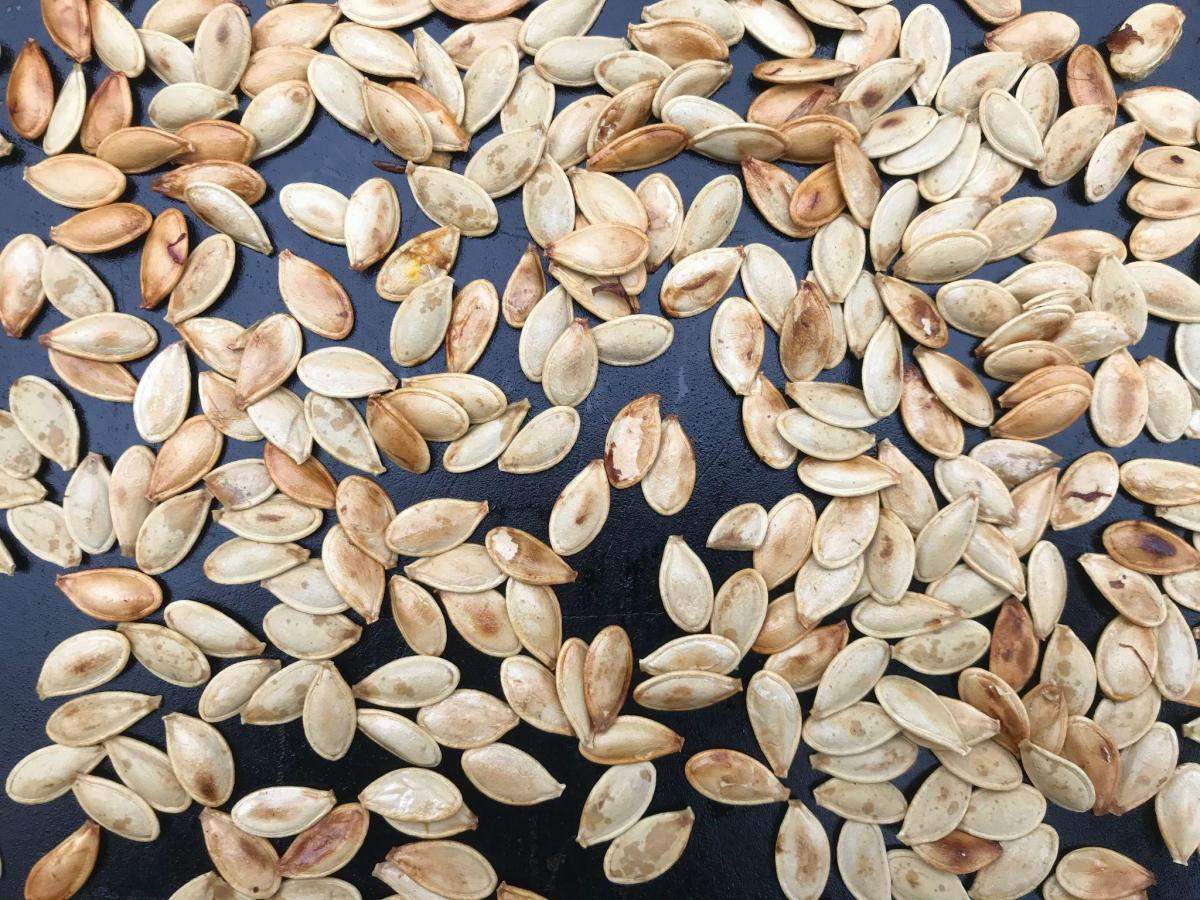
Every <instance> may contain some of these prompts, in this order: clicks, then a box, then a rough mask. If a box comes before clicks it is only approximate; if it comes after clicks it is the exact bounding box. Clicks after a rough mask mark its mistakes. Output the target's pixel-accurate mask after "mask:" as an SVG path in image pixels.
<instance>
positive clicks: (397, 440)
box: [305, 394, 429, 474]
mask: <svg viewBox="0 0 1200 900" xmlns="http://www.w3.org/2000/svg"><path fill="white" fill-rule="evenodd" d="M309 396H310V397H311V396H312V394H309ZM305 408H306V410H307V408H308V406H307V404H306V407H305ZM366 426H367V428H368V429H369V431H370V437H371V438H372V439H373V443H371V444H370V446H372V447H373V446H376V445H377V446H378V447H379V449H380V450H382V451H383V452H384V455H386V456H387V457H388V459H390V460H392V462H394V463H396V465H398V466H400V468H402V469H404V470H405V471H408V472H412V473H413V474H420V473H422V472H425V471H427V470H428V469H429V445H428V444H426V443H425V439H424V438H423V437H422V436H421V433H420V432H419V431H417V429H416V428H414V427H413V425H412V423H410V422H409V421H408V419H406V418H405V417H404V415H403V413H401V412H400V411H399V409H397V408H396V405H395V404H394V403H389V402H388V401H387V399H386V397H369V398H367V422H366ZM368 452H369V451H368ZM376 458H378V457H377V456H376Z"/></svg>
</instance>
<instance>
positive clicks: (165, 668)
mask: <svg viewBox="0 0 1200 900" xmlns="http://www.w3.org/2000/svg"><path fill="white" fill-rule="evenodd" d="M117 631H119V632H120V633H121V634H123V635H125V637H126V638H128V640H129V644H130V647H131V648H132V650H133V655H134V657H135V658H136V659H137V661H138V662H140V663H141V664H142V665H143V666H145V667H146V668H147V669H149V670H150V671H151V672H153V673H154V674H155V675H156V676H158V677H159V678H161V679H162V680H163V681H166V682H168V683H170V684H175V685H179V686H180V687H198V686H199V685H201V684H204V683H205V682H206V681H208V678H209V674H210V670H209V665H208V660H207V659H205V657H204V654H203V653H201V652H200V648H199V647H197V646H196V645H195V644H193V643H192V642H191V641H190V640H188V639H187V638H186V637H184V636H183V635H181V634H179V633H178V632H175V631H173V630H171V629H170V628H164V627H163V626H162V625H154V624H151V623H149V622H136V623H129V622H122V623H121V624H120V625H118V626H117Z"/></svg>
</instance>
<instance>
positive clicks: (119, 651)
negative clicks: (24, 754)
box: [10, 630, 129, 793]
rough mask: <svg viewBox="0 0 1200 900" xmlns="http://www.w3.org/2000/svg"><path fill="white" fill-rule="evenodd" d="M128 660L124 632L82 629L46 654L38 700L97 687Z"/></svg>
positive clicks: (127, 648)
mask: <svg viewBox="0 0 1200 900" xmlns="http://www.w3.org/2000/svg"><path fill="white" fill-rule="evenodd" d="M128 661H129V642H128V641H127V640H126V639H125V637H124V636H123V635H120V634H118V633H117V632H115V631H108V630H96V631H81V632H79V633H78V634H75V635H72V636H71V637H69V638H67V639H66V640H64V641H62V642H61V643H59V644H58V645H57V646H56V647H55V648H54V649H53V650H51V651H50V652H49V653H48V654H47V655H46V659H45V661H44V662H43V663H42V669H41V672H40V673H39V674H38V680H37V695H38V699H41V700H44V699H46V698H47V697H62V696H67V695H70V694H78V693H80V692H82V691H86V690H90V689H92V688H95V687H99V686H100V685H102V684H105V683H106V682H108V681H111V680H112V679H113V678H115V677H116V676H117V675H118V674H120V672H121V671H122V670H123V669H124V668H125V664H126V663H127V662H128ZM64 790H65V788H64ZM10 793H11V792H10Z"/></svg>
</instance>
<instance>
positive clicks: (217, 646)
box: [163, 600, 266, 659]
mask: <svg viewBox="0 0 1200 900" xmlns="http://www.w3.org/2000/svg"><path fill="white" fill-rule="evenodd" d="M163 619H164V620H165V621H166V623H167V625H168V626H170V627H171V628H172V629H173V630H175V631H177V632H179V633H180V634H182V635H183V636H185V637H187V638H188V639H189V640H191V641H192V642H193V643H195V644H196V645H197V646H198V647H199V648H200V649H201V650H203V651H204V653H205V654H206V655H208V656H216V657H219V658H222V659H232V658H237V657H242V656H255V655H257V654H259V653H262V651H263V650H264V649H265V647H266V645H265V644H264V643H263V642H262V641H260V640H258V638H256V637H255V636H254V635H252V634H251V633H250V632H249V631H247V630H246V629H245V628H244V627H242V625H240V624H239V623H238V622H236V621H234V620H233V619H231V618H230V617H229V616H227V615H225V613H223V612H221V611H220V610H218V609H216V608H214V607H211V606H207V605H205V604H203V603H199V602H197V601H195V600H176V601H174V602H173V603H169V604H167V607H166V609H164V610H163Z"/></svg>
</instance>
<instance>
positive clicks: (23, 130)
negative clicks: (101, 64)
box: [4, 38, 54, 141]
mask: <svg viewBox="0 0 1200 900" xmlns="http://www.w3.org/2000/svg"><path fill="white" fill-rule="evenodd" d="M4 101H5V105H6V106H7V107H8V117H9V121H11V122H12V126H13V129H14V130H15V131H16V132H17V134H19V135H20V136H21V137H23V138H25V140H27V141H35V140H37V139H38V138H40V137H41V136H42V134H43V133H44V132H45V131H46V126H47V125H49V124H50V114H51V113H52V112H53V111H54V81H53V79H52V77H51V75H50V65H49V63H47V62H46V57H45V55H44V54H43V53H42V48H41V47H39V46H38V45H37V41H35V40H34V39H33V38H28V39H27V40H26V41H25V46H24V47H22V48H21V52H20V53H18V54H17V58H16V60H15V61H14V62H13V67H12V71H11V72H10V73H9V76H8V88H7V92H6V94H5V98H4Z"/></svg>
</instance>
